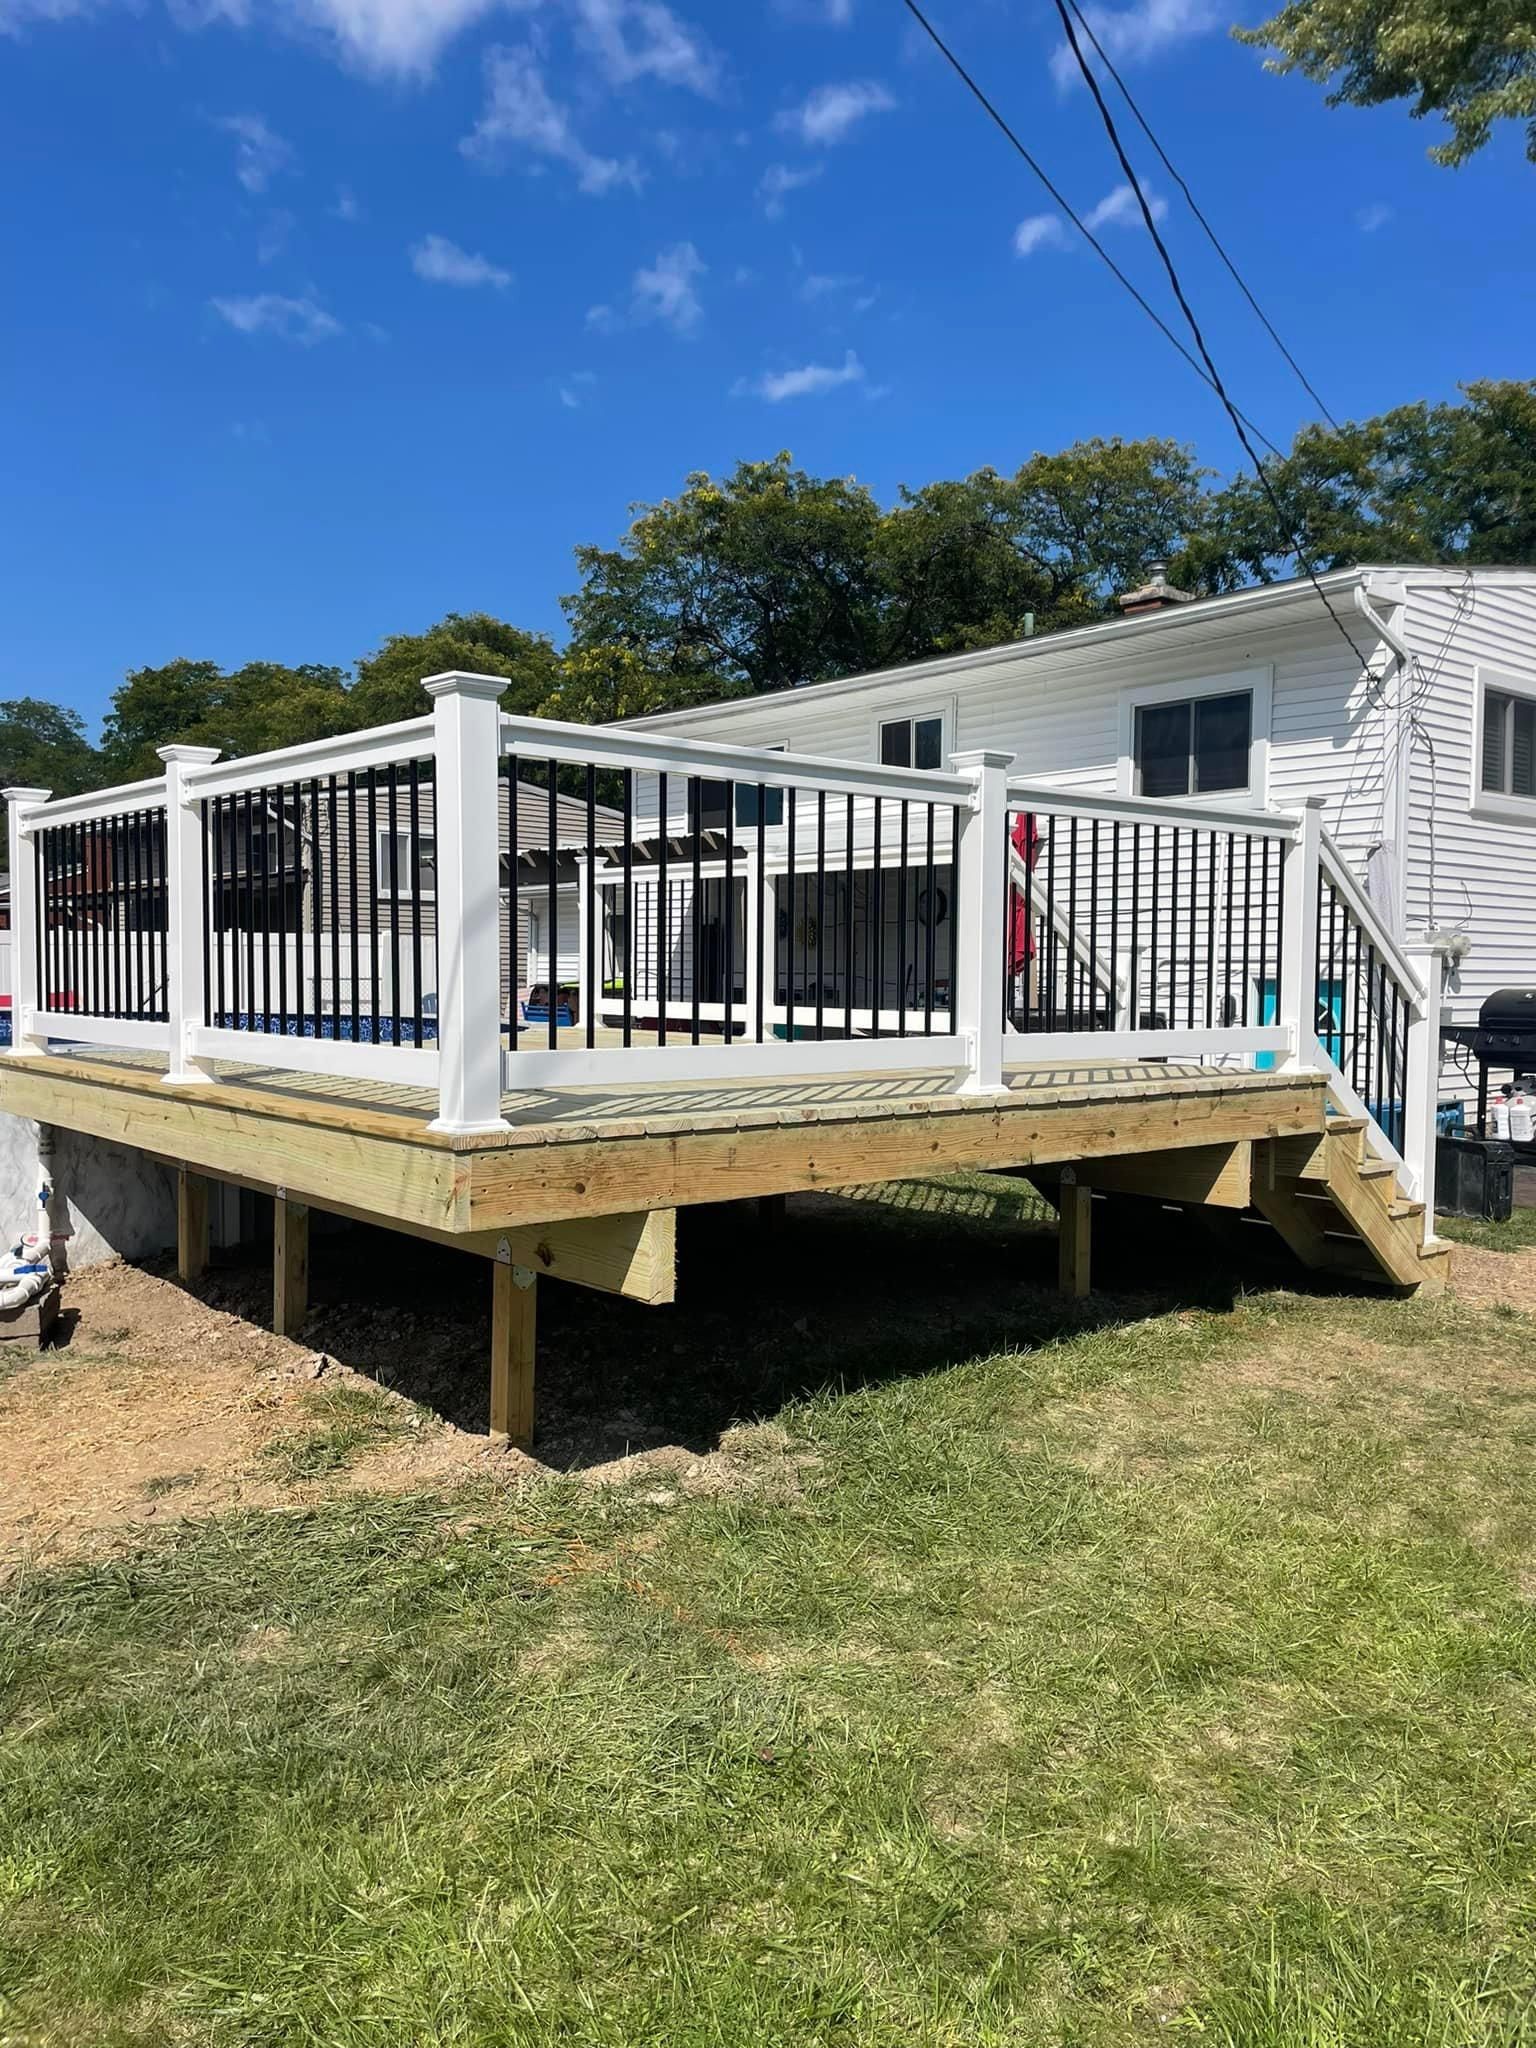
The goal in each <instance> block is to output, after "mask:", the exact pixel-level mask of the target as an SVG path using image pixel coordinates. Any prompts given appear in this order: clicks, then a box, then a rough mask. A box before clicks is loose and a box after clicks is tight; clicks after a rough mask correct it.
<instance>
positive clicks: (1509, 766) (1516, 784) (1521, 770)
mask: <svg viewBox="0 0 1536 2048" xmlns="http://www.w3.org/2000/svg"><path fill="white" fill-rule="evenodd" d="M1482 780H1483V788H1484V789H1485V790H1486V791H1487V792H1488V793H1489V794H1490V795H1492V796H1529V797H1536V697H1517V696H1515V694H1514V693H1513V691H1510V690H1485V691H1484V692H1483V777H1482Z"/></svg>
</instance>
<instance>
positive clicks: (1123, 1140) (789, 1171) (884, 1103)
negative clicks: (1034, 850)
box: [0, 1052, 1325, 1238]
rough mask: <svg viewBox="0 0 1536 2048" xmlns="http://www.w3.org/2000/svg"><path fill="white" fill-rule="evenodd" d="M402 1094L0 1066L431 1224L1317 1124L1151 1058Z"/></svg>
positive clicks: (50, 1094)
mask: <svg viewBox="0 0 1536 2048" xmlns="http://www.w3.org/2000/svg"><path fill="white" fill-rule="evenodd" d="M434 1107H435V1105H434V1102H433V1100H432V1098H431V1097H430V1096H429V1095H428V1094H426V1093H425V1092H424V1091H420V1092H418V1091H416V1090H413V1089H409V1088H402V1087H394V1086H384V1085H377V1084H374V1085H369V1084H364V1083H359V1082H348V1081H336V1080H330V1079H326V1080H322V1079H319V1078H316V1077H312V1076H306V1075H301V1074H295V1073H292V1072H289V1071H283V1070H279V1069H275V1068H263V1067H261V1066H257V1065H249V1066H235V1065H222V1066H221V1067H220V1068H219V1069H218V1074H217V1079H216V1080H215V1082H214V1083H213V1084H211V1085H207V1086H180V1085H178V1086H168V1085H167V1084H166V1083H165V1082H164V1080H163V1079H162V1078H161V1069H160V1067H159V1065H158V1064H157V1063H156V1062H155V1061H153V1060H151V1059H149V1058H147V1057H143V1056H139V1055H134V1054H129V1053H110V1054H109V1053H95V1052H93V1053H89V1054H81V1055H78V1056H71V1055H63V1054H55V1055H51V1056H49V1057H48V1058H46V1059H37V1060H30V1059H10V1060H7V1061H5V1062H4V1063H3V1064H0V1108H4V1109H8V1110H11V1111H13V1112H14V1113H16V1114H18V1115H21V1116H26V1117H31V1118H34V1119H36V1120H38V1121H42V1122H47V1123H54V1124H60V1125H63V1126H65V1127H67V1128H69V1129H72V1130H79V1131H84V1132H88V1133H90V1134H91V1135H92V1136H95V1137H99V1138H106V1139H111V1140H113V1141H115V1142H117V1143H119V1144H124V1145H129V1146H133V1147H136V1148H137V1149H139V1150H141V1151H145V1152H149V1153H152V1154H154V1155H155V1156H156V1157H159V1158H162V1159H167V1160H170V1161H172V1162H174V1163H176V1164H177V1165H181V1166H186V1167H190V1168H193V1169H195V1170H196V1171H197V1172H200V1173H203V1174H206V1175H208V1176H210V1177H212V1178H216V1179H226V1180H230V1181H234V1182H237V1183H240V1184H241V1185H245V1186H252V1187H258V1188H261V1189H263V1190H266V1191H268V1192H276V1191H282V1192H284V1193H286V1194H287V1195H288V1196H290V1197H298V1198H302V1199H303V1200H305V1201H307V1202H309V1203H310V1204H312V1205H313V1206H316V1207H320V1208H328V1209H335V1210H337V1211H339V1212H341V1213H343V1214H348V1215H365V1216H366V1217H368V1218H369V1220H371V1221H376V1222H382V1223H392V1224H395V1225H396V1226H397V1227H401V1228H405V1229H416V1230H421V1231H424V1232H426V1233H428V1234H431V1235H434V1236H437V1235H442V1236H447V1237H455V1238H457V1237H463V1236H481V1235H483V1234H484V1233H487V1232H501V1231H506V1230H508V1229H517V1228H523V1227H531V1226H545V1225H549V1224H554V1223H561V1222H565V1221H568V1220H571V1219H575V1218H580V1217H601V1216H613V1215H618V1214H625V1213H634V1212H635V1211H640V1210H652V1209H673V1208H677V1207H680V1206H684V1205H687V1204H690V1203H696V1202H719V1201H730V1200H736V1199H740V1198H743V1197H748V1196H761V1195H776V1194H788V1193H793V1192H796V1191H799V1190H803V1189H809V1188H826V1187H837V1186H848V1185H851V1184H854V1183H857V1182H867V1181H875V1180H882V1179H889V1178H892V1177H895V1176H898V1175H909V1174H922V1173H940V1172H945V1171H948V1170H950V1169H953V1168H958V1167H979V1168H988V1167H999V1168H1001V1167H1019V1166H1033V1165H1043V1164H1049V1163H1052V1162H1058V1161H1063V1160H1087V1159H1096V1158H1105V1157H1116V1156H1122V1155H1126V1154H1132V1153H1148V1152H1153V1153H1161V1152H1167V1151H1173V1150H1177V1149H1179V1148H1181V1147H1185V1146H1196V1145H1209V1144H1218V1143H1235V1142H1237V1141H1240V1140H1244V1139H1255V1138H1275V1137H1283V1136H1295V1135H1301V1134H1304V1133H1307V1132H1318V1131H1321V1129H1322V1128H1323V1122H1324V1116H1325V1090H1324V1084H1323V1082H1322V1079H1321V1078H1320V1077H1319V1076H1317V1075H1310V1074H1277V1073H1263V1074H1261V1073H1255V1072H1253V1071H1252V1070H1243V1069H1237V1070H1233V1071H1229V1072H1223V1071H1215V1070H1212V1069H1210V1068H1200V1067H1192V1066H1179V1065H1174V1064H1171V1063H1170V1064H1164V1063H1161V1062H1156V1061H1149V1062H1127V1061H1108V1062H1103V1063H1098V1062H1093V1061H1086V1060H1085V1061H1080V1062H1077V1063H1074V1064H1073V1065H1070V1066H1063V1065H1059V1064H1058V1065H1046V1066H1038V1067H1025V1068H1021V1069H1018V1070H1017V1071H1015V1072H1014V1074H1013V1075H1012V1077H1011V1080H1010V1084H1009V1085H1008V1086H1007V1087H1005V1088H1003V1089H1001V1090H1000V1091H998V1092H996V1093H993V1094H988V1095H984V1096H967V1095H959V1094H956V1093H955V1092H954V1082H953V1076H952V1075H949V1074H931V1075H929V1074H921V1073H919V1074H900V1075H891V1074H885V1075H868V1076H865V1075H858V1074H853V1075H841V1076H837V1077H835V1078H830V1079H815V1078H807V1079H805V1080H794V1081H765V1082H761V1083H757V1084H753V1083H750V1082H733V1083H731V1084H729V1085H725V1084H719V1085H713V1084H711V1085H701V1084H699V1083H697V1082H694V1083H691V1084H689V1083H672V1084H667V1085H657V1086H650V1087H635V1086H633V1085H626V1086H623V1087H617V1088H613V1089H600V1088H585V1087H583V1088H569V1089H563V1090H548V1091H542V1090H541V1091H537V1092H527V1093H521V1094H510V1095H508V1096H507V1097H506V1098H505V1100H504V1105H503V1113H504V1114H505V1116H506V1117H507V1119H508V1121H509V1123H510V1124H511V1126H512V1128H511V1129H510V1130H508V1131H505V1132H496V1133H490V1134H482V1135H476V1136H469V1137H455V1136H448V1135H444V1134H442V1133H440V1132H434V1131H431V1130H429V1129H428V1128H427V1125H428V1122H429V1120H430V1118H431V1116H432V1114H433V1110H434Z"/></svg>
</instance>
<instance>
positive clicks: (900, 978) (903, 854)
mask: <svg viewBox="0 0 1536 2048" xmlns="http://www.w3.org/2000/svg"><path fill="white" fill-rule="evenodd" d="M896 851H897V857H898V859H899V860H900V862H901V865H900V867H898V869H897V870H896V932H897V942H896V1036H897V1037H898V1038H905V1037H906V1035H907V799H906V798H905V797H902V798H901V831H900V833H899V834H898V835H897V848H896Z"/></svg>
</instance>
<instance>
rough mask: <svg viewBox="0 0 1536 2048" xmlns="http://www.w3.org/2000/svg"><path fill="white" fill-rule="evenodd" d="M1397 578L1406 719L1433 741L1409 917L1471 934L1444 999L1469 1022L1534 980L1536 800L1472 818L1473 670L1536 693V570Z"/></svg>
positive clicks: (1417, 762) (1413, 776)
mask: <svg viewBox="0 0 1536 2048" xmlns="http://www.w3.org/2000/svg"><path fill="white" fill-rule="evenodd" d="M1405 580H1406V582H1407V585H1408V596H1407V605H1406V631H1407V634H1408V637H1409V639H1410V640H1411V642H1412V644H1413V646H1414V648H1415V650H1416V651H1417V652H1418V654H1419V661H1420V670H1421V673H1420V676H1419V678H1418V680H1417V685H1416V687H1415V688H1414V690H1413V699H1412V701H1413V707H1414V717H1415V718H1416V720H1417V721H1418V724H1419V727H1420V729H1421V731H1422V732H1423V734H1424V735H1426V736H1427V738H1428V740H1429V741H1430V743H1431V744H1432V746H1433V749H1434V752H1433V758H1431V755H1430V751H1429V747H1427V746H1425V745H1423V744H1421V743H1411V742H1410V744H1409V746H1408V761H1409V777H1408V786H1409V815H1410V830H1409V835H1408V836H1409V845H1410V849H1411V854H1410V860H1409V863H1408V874H1407V899H1408V924H1409V929H1410V931H1416V930H1422V929H1423V928H1424V927H1426V926H1428V925H1441V926H1461V927H1464V928H1465V929H1466V931H1467V932H1468V934H1469V936H1470V938H1471V941H1472V950H1471V952H1470V953H1469V954H1468V956H1467V958H1466V959H1465V961H1464V962H1463V963H1462V965H1461V969H1460V972H1459V975H1458V977H1457V985H1455V986H1453V989H1452V992H1451V997H1450V1008H1451V1014H1452V1016H1453V1017H1455V1018H1456V1019H1457V1021H1459V1022H1461V1021H1465V1022H1471V1021H1473V1020H1474V1019H1475V1017H1476V1014H1477V1010H1478V1006H1479V1005H1480V1004H1481V1002H1482V1000H1483V998H1484V997H1485V996H1487V995H1490V994H1491V993H1492V992H1493V991H1494V990H1495V989H1499V988H1505V987H1516V986H1518V987H1530V986H1532V985H1533V984H1536V804H1532V806H1531V807H1530V812H1529V815H1528V816H1500V817H1490V816H1487V815H1482V816H1480V815H1478V811H1477V809H1476V807H1475V804H1476V799H1475V792H1474V768H1475V766H1476V763H1475V761H1474V747H1475V743H1476V670H1477V669H1478V668H1479V667H1480V666H1481V667H1485V668H1490V669H1494V670H1496V671H1499V672H1500V673H1502V674H1504V675H1508V676H1510V677H1513V678H1515V679H1516V680H1518V681H1521V682H1523V683H1525V684H1527V685H1528V686H1529V687H1530V688H1532V689H1533V690H1536V573H1531V574H1515V573H1513V572H1501V573H1499V574H1498V575H1496V576H1483V577H1478V578H1466V577H1462V576H1435V577H1431V578H1426V579H1424V580H1423V581H1419V580H1416V579H1415V578H1414V577H1413V575H1412V573H1411V572H1409V573H1408V574H1407V576H1406V578H1405ZM1431 822H1433V834H1432V835H1431V831H1430V826H1431ZM1431 847H1432V848H1433V859H1431ZM1459 1079H1460V1077H1459V1075H1457V1074H1456V1073H1455V1071H1454V1069H1451V1070H1448V1072H1447V1076H1446V1080H1447V1084H1448V1085H1447V1089H1446V1092H1447V1093H1452V1092H1455V1093H1458V1094H1460V1093H1463V1092H1464V1089H1463V1088H1461V1087H1453V1086H1452V1085H1451V1084H1454V1083H1456V1082H1458V1081H1459Z"/></svg>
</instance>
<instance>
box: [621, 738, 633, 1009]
mask: <svg viewBox="0 0 1536 2048" xmlns="http://www.w3.org/2000/svg"><path fill="white" fill-rule="evenodd" d="M634 840H635V771H634V769H633V768H626V769H625V770H624V963H623V972H624V1043H625V1045H626V1046H627V1045H628V1044H629V1043H630V1037H631V1032H632V1028H633V1021H634V1001H635V997H634V986H635V847H634Z"/></svg>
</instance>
